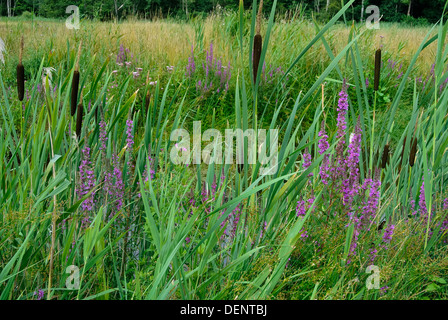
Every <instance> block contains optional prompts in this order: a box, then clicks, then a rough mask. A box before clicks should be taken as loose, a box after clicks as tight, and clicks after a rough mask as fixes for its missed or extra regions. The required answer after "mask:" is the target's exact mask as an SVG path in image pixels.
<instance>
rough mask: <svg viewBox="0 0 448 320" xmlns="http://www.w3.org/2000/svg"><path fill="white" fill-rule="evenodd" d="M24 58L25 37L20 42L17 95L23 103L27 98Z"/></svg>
mask: <svg viewBox="0 0 448 320" xmlns="http://www.w3.org/2000/svg"><path fill="white" fill-rule="evenodd" d="M22 56H23V36H22V39H21V40H20V50H19V64H18V65H17V95H18V98H19V100H20V101H23V97H24V96H25V68H24V67H23V64H22Z"/></svg>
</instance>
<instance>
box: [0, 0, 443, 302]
mask: <svg viewBox="0 0 448 320" xmlns="http://www.w3.org/2000/svg"><path fill="white" fill-rule="evenodd" d="M351 2H353V1H349V2H348V3H347V5H346V6H344V7H343V8H342V9H341V10H340V11H339V12H338V14H337V15H336V16H334V17H333V18H332V19H331V20H330V21H328V22H327V23H326V24H325V23H317V22H315V21H311V20H309V19H306V18H304V17H303V15H302V14H301V12H300V11H296V12H292V13H291V12H290V13H288V14H285V15H276V12H275V4H274V7H273V9H272V11H271V14H270V15H269V16H267V17H264V18H263V19H257V8H256V7H255V9H253V10H250V11H245V10H243V9H242V6H241V7H240V10H239V12H231V11H227V10H220V11H216V12H214V13H212V14H210V15H209V16H208V17H206V18H202V17H198V18H192V19H190V20H188V21H180V20H176V19H172V18H170V19H154V20H152V21H142V20H137V19H128V20H126V21H122V22H119V23H116V22H96V21H89V20H82V21H81V24H80V28H79V29H68V28H67V27H66V25H65V21H56V20H47V19H42V18H35V19H33V20H27V19H24V18H4V17H3V18H0V38H1V40H2V41H3V43H4V50H2V42H0V52H2V55H1V56H0V58H3V59H0V92H1V94H0V110H1V114H0V128H1V130H0V158H1V159H2V166H1V167H0V217H1V219H0V223H1V227H0V270H1V271H0V299H7V300H8V299H19V300H42V299H53V300H74V299H100V300H103V299H105V300H109V299H110V300H112V299H120V300H125V299H229V300H234V299H241V300H245V299H276V300H277V299H279V300H290V299H319V300H324V299H347V300H357V299H375V300H376V299H447V297H448V285H447V281H448V259H447V254H448V245H447V243H448V235H447V230H448V192H447V191H446V185H447V183H448V182H447V179H448V166H447V158H448V154H447V152H446V151H447V147H448V122H447V117H448V89H447V86H446V84H447V83H448V65H447V56H448V47H447V44H446V31H447V28H448V27H447V26H448V25H447V23H446V22H445V21H444V20H441V21H440V22H439V23H438V24H436V25H434V26H432V27H418V28H417V27H407V26H402V25H399V24H388V23H384V22H381V23H380V29H368V28H366V25H364V24H359V23H357V24H355V23H352V22H351V21H346V22H345V23H344V18H345V16H344V13H345V12H346V10H347V8H348V7H349V5H350V3H351ZM274 3H275V2H274ZM274 18H275V19H274ZM258 32H259V35H261V39H262V47H259V48H258V47H257V44H256V43H255V46H254V42H257V41H254V39H256V38H257V36H258ZM254 36H255V37H254ZM22 39H23V49H22ZM254 48H255V49H254ZM378 52H381V55H380V57H378ZM2 60H4V61H2ZM254 64H258V65H259V67H258V69H257V68H255V71H254V68H253V65H254ZM18 65H20V66H22V65H23V71H24V74H23V77H22V76H21V75H20V72H21V71H19V69H20V68H21V67H20V68H19V67H18ZM376 72H377V73H376ZM78 75H79V85H78V82H77V81H76V79H77V77H78ZM22 81H24V82H23V83H24V84H23V92H22V93H21V92H20V91H21V90H22V89H21V88H20V86H21V83H22ZM21 95H23V96H22V97H21ZM199 121H200V124H201V127H200V129H199V132H200V133H202V140H201V138H199V141H195V140H194V138H193V136H194V134H195V129H194V123H198V122H199ZM179 129H183V130H184V131H183V132H188V133H189V134H190V135H191V136H192V138H191V141H188V143H184V142H185V141H180V140H176V139H175V138H177V136H176V137H174V138H173V132H179ZM208 129H215V131H214V132H221V133H222V137H221V138H222V139H217V138H216V136H213V139H210V140H208V141H207V139H204V136H206V131H207V130H208ZM226 129H227V130H232V131H234V132H235V130H237V129H241V130H242V131H244V132H249V131H250V130H253V131H252V132H254V136H255V141H254V143H253V144H252V143H251V141H250V140H249V139H247V140H243V141H244V143H240V144H238V142H237V143H236V147H235V146H234V144H233V143H234V142H233V140H231V143H228V141H227V140H226V141H224V133H225V130H226ZM268 129H271V130H276V131H275V132H276V134H278V136H276V137H277V141H278V148H277V149H275V150H274V149H272V146H273V145H275V142H274V141H275V139H274V140H272V139H271V138H272V135H274V133H272V134H271V133H269V134H268V136H267V139H266V141H265V143H261V142H262V141H263V139H262V137H260V135H259V133H260V132H262V131H263V130H268ZM269 132H271V131H269ZM272 132H274V131H272ZM212 140H213V143H211V142H210V141H212ZM235 140H237V139H235ZM268 141H269V142H268ZM257 143H258V144H257ZM229 145H232V146H234V147H232V151H231V152H230V154H232V155H234V154H235V155H236V154H237V153H238V152H240V151H243V153H244V155H248V156H247V157H244V159H243V160H244V161H243V163H240V164H238V163H236V161H233V162H232V163H228V162H227V161H217V162H215V163H206V161H205V159H206V158H207V157H206V156H204V153H202V154H201V153H199V160H200V161H199V162H200V163H195V162H193V159H197V156H196V151H197V148H200V149H201V150H202V151H204V150H207V148H210V147H212V148H210V149H208V150H211V151H213V152H214V153H213V152H211V153H210V155H215V156H216V155H217V152H218V151H217V150H218V147H219V146H221V147H223V148H224V149H225V150H228V148H229ZM226 148H227V149H226ZM265 149H266V150H268V149H269V150H270V151H271V153H270V154H271V155H273V157H271V158H270V159H269V161H267V162H266V161H265V162H263V161H261V160H260V159H257V154H259V153H260V150H265ZM272 150H274V151H272ZM251 151H252V152H251ZM257 152H258V153H257ZM268 154H269V152H268ZM201 155H202V156H204V157H203V159H201ZM185 159H188V160H189V161H186V160H185ZM184 160H185V161H184ZM234 160H235V159H234ZM257 160H258V161H257ZM265 160H266V159H265ZM266 169H271V170H270V171H269V170H266ZM77 275H79V278H78V277H77Z"/></svg>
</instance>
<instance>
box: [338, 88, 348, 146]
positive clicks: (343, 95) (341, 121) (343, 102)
mask: <svg viewBox="0 0 448 320" xmlns="http://www.w3.org/2000/svg"><path fill="white" fill-rule="evenodd" d="M347 98H348V95H347V85H346V83H345V80H344V83H343V85H342V90H341V91H340V92H339V100H338V108H337V110H338V118H337V127H338V136H337V137H338V138H344V137H345V130H346V129H347V123H346V121H345V115H346V113H347V110H348V100H347ZM341 140H342V139H341ZM342 141H343V140H342Z"/></svg>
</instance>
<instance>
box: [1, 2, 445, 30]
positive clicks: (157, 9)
mask: <svg viewBox="0 0 448 320" xmlns="http://www.w3.org/2000/svg"><path fill="white" fill-rule="evenodd" d="M445 1H446V0H432V1H427V0H357V1H355V4H354V5H353V6H352V8H351V9H350V10H348V11H347V16H348V18H349V19H354V20H356V21H360V20H365V18H366V16H367V15H366V14H365V13H364V16H362V15H361V13H362V11H363V10H362V9H363V8H364V10H365V8H366V7H367V6H369V5H376V6H378V7H379V8H380V13H381V15H383V21H389V22H407V23H413V24H424V23H432V22H435V21H437V20H438V19H439V17H440V13H441V11H442V9H443V6H444V4H445ZM264 2H265V6H264V7H265V9H266V10H268V9H267V8H270V7H271V5H272V2H273V0H265V1H264ZM238 3H239V1H238V0H132V1H131V0H102V1H94V0H78V1H75V0H0V15H1V16H20V15H22V14H23V13H24V12H26V11H28V12H34V14H35V15H37V16H42V17H47V18H63V17H65V16H66V13H65V8H66V7H67V6H69V5H77V6H79V7H80V11H81V14H82V15H83V16H84V17H86V18H97V19H101V20H108V19H114V18H117V17H118V19H122V18H124V17H127V16H129V15H134V16H139V17H143V18H144V17H146V18H150V17H152V16H154V15H157V16H168V15H169V16H177V17H179V18H185V17H187V16H190V15H192V14H193V15H194V14H198V13H208V12H210V11H212V10H213V8H215V7H216V6H217V5H220V6H221V7H226V8H230V9H236V8H237V7H238ZM251 4H252V1H250V0H247V1H245V2H244V5H245V6H246V7H250V6H251ZM298 5H302V8H304V14H306V15H307V16H311V15H312V14H313V16H315V17H317V18H318V19H322V20H326V19H328V17H330V16H331V15H332V14H333V13H334V12H336V11H337V10H339V9H340V7H341V1H340V0H278V1H277V9H278V12H279V13H281V12H282V11H283V12H284V11H286V10H290V9H294V8H296V7H297V6H298Z"/></svg>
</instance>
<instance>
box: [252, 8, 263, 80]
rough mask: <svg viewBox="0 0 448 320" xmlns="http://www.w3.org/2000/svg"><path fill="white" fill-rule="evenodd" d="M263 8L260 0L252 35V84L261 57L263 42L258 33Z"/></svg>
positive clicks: (255, 77)
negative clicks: (253, 35)
mask: <svg viewBox="0 0 448 320" xmlns="http://www.w3.org/2000/svg"><path fill="white" fill-rule="evenodd" d="M262 9H263V0H261V1H260V5H259V6H258V13H257V21H256V26H255V33H256V34H255V37H254V48H253V49H254V50H253V75H254V84H255V82H257V74H258V66H259V65H260V59H261V49H262V47H263V46H262V44H263V38H262V37H261V35H260V31H261V14H262Z"/></svg>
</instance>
